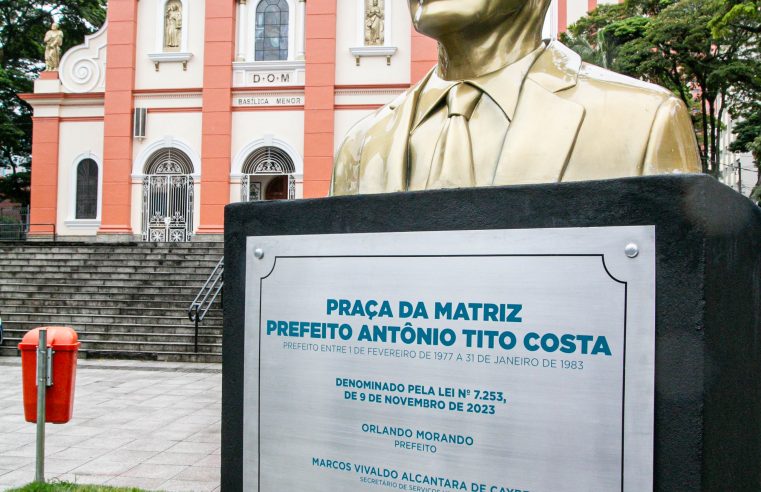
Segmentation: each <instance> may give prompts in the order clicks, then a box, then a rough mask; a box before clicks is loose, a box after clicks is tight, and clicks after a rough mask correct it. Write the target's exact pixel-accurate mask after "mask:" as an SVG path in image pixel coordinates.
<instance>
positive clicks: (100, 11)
mask: <svg viewBox="0 0 761 492" xmlns="http://www.w3.org/2000/svg"><path fill="white" fill-rule="evenodd" d="M105 7H106V1H105V0H60V1H53V2H49V1H35V0H0V167H3V168H10V169H11V170H12V172H13V174H16V173H20V172H26V171H28V170H29V168H30V166H31V148H32V118H31V117H32V112H31V108H30V107H29V106H28V105H27V104H26V103H25V102H23V101H22V100H21V99H19V98H18V96H17V94H19V93H23V92H31V91H32V90H33V86H34V79H35V78H36V77H37V75H38V74H39V72H40V70H42V69H43V68H44V63H42V60H43V59H44V53H45V47H44V46H43V43H42V40H43V39H44V37H45V32H46V31H47V30H48V29H49V28H50V24H51V23H52V22H53V20H54V19H55V20H56V21H57V22H58V23H59V25H60V27H61V30H62V31H63V32H64V46H63V50H64V51H65V50H66V49H68V48H70V47H71V46H74V45H76V44H79V43H81V42H82V41H83V39H84V36H85V35H86V34H89V33H92V32H94V31H95V30H96V29H97V28H98V27H99V26H100V25H102V24H103V22H104V21H105V19H106V9H105ZM24 179H25V178H24V176H23V175H22V176H17V177H16V178H13V179H6V180H5V185H4V186H3V187H2V188H0V198H3V197H7V198H12V199H14V200H16V201H20V202H22V203H28V201H29V198H28V192H26V193H25V192H20V190H24V189H28V187H25V186H23V185H20V184H19V183H23V182H24ZM9 183H14V184H13V186H10V188H9ZM19 186H21V188H19ZM9 189H10V190H12V191H9Z"/></svg>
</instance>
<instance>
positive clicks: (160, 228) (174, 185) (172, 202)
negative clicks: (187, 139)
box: [143, 174, 193, 243]
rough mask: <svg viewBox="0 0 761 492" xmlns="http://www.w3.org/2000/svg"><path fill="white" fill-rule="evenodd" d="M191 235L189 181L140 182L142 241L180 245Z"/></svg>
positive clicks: (176, 177) (179, 178)
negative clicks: (141, 193)
mask: <svg viewBox="0 0 761 492" xmlns="http://www.w3.org/2000/svg"><path fill="white" fill-rule="evenodd" d="M192 235H193V178H192V177H191V176H188V175H166V174H164V175H149V176H146V177H145V178H144V179H143V241H152V242H170V243H176V242H183V241H190V237H191V236H192Z"/></svg>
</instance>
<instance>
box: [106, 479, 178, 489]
mask: <svg viewBox="0 0 761 492" xmlns="http://www.w3.org/2000/svg"><path fill="white" fill-rule="evenodd" d="M164 482H165V480H164V479H163V478H142V477H125V476H118V477H114V478H112V479H111V480H109V481H108V482H106V485H110V486H111V487H136V488H139V489H145V490H162V489H161V487H160V486H161V484H163V483H164ZM163 490H166V489H163ZM166 492H170V491H168V490H167V491H166Z"/></svg>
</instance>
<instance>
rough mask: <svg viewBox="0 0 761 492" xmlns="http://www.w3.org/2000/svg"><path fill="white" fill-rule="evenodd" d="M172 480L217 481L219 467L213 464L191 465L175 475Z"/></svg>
mask: <svg viewBox="0 0 761 492" xmlns="http://www.w3.org/2000/svg"><path fill="white" fill-rule="evenodd" d="M173 480H187V481H191V482H216V483H219V468H218V467H214V466H191V467H188V468H186V469H184V470H182V471H181V472H180V473H178V474H177V475H175V476H174V478H173Z"/></svg>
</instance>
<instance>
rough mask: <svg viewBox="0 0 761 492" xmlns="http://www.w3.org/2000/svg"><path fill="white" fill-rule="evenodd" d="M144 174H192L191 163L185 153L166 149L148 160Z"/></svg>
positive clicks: (169, 148) (158, 151)
mask: <svg viewBox="0 0 761 492" xmlns="http://www.w3.org/2000/svg"><path fill="white" fill-rule="evenodd" d="M145 174H193V162H192V161H191V160H190V157H188V155H187V154H186V153H185V152H183V151H181V150H179V149H175V148H172V147H166V148H163V149H159V150H157V151H156V152H154V153H153V155H151V156H150V157H149V158H148V162H146V163H145Z"/></svg>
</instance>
